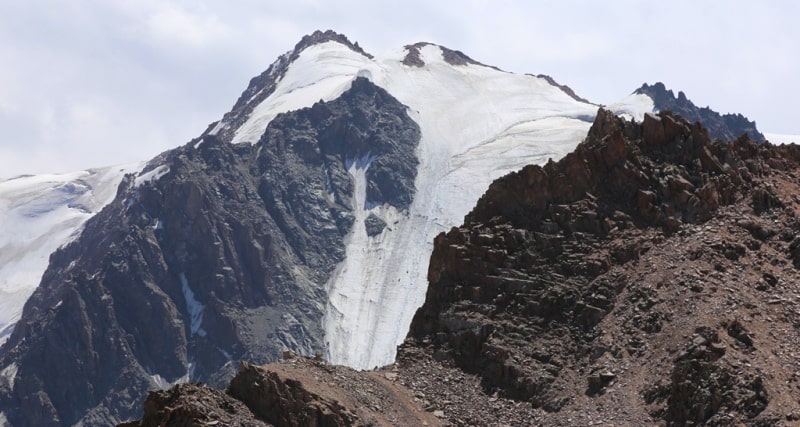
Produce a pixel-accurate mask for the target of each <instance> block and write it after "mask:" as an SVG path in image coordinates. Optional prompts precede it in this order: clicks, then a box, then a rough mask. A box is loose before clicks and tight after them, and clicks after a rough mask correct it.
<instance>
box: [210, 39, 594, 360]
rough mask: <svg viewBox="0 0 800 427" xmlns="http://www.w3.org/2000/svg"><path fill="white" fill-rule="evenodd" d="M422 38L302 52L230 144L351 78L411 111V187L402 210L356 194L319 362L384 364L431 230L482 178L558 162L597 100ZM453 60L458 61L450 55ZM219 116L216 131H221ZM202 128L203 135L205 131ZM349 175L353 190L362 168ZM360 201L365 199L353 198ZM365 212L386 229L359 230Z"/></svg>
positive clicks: (480, 187) (450, 218)
mask: <svg viewBox="0 0 800 427" xmlns="http://www.w3.org/2000/svg"><path fill="white" fill-rule="evenodd" d="M453 55H455V52H452V51H449V50H446V49H443V48H441V47H439V46H436V45H432V44H421V45H415V46H412V47H406V48H403V49H398V50H395V51H390V52H387V53H385V54H383V55H381V56H379V57H375V58H370V57H369V56H366V55H364V54H362V53H360V52H358V51H355V50H353V49H351V48H350V47H349V46H347V45H344V44H342V43H339V42H337V41H326V42H323V43H319V44H316V45H313V46H310V47H308V48H306V49H305V50H303V52H302V53H301V54H300V55H299V56H298V58H297V59H295V60H294V62H292V64H291V65H290V66H289V67H288V69H287V70H286V72H285V74H284V76H283V78H281V80H280V81H279V82H278V84H277V86H276V87H275V89H274V92H273V93H272V94H271V95H270V96H269V97H267V98H266V99H264V100H263V101H260V102H259V103H258V104H257V105H255V106H254V107H252V113H251V114H250V115H249V117H248V119H247V121H246V122H245V123H244V124H243V125H241V126H239V127H238V128H236V129H235V131H233V132H232V135H233V137H232V139H231V141H232V142H234V143H237V142H257V141H258V140H259V138H260V137H261V135H262V134H263V132H264V129H265V127H266V125H267V123H269V122H270V121H271V120H272V119H273V118H274V117H275V116H276V115H277V114H279V113H281V112H284V111H287V110H291V109H296V108H298V107H300V106H307V105H310V104H312V103H314V102H315V101H317V100H332V99H335V98H336V97H338V96H339V95H340V94H341V93H342V92H344V91H345V90H346V89H348V88H349V87H350V85H351V83H352V81H353V79H354V78H356V77H358V76H361V77H365V78H367V79H369V80H370V81H372V82H373V83H374V84H376V85H377V86H379V87H382V88H384V89H386V90H387V91H388V92H389V93H390V94H392V95H393V96H395V97H396V98H397V99H398V100H399V101H400V102H401V103H402V104H404V105H406V106H408V107H409V109H410V114H411V115H412V117H413V118H414V119H415V120H416V121H417V123H418V124H419V126H420V129H421V131H422V139H421V140H420V143H419V147H418V149H417V158H418V159H419V162H420V164H419V167H418V169H417V177H416V180H415V182H414V184H415V185H414V187H415V188H416V191H417V194H416V195H415V197H414V201H413V203H412V204H411V205H410V206H409V207H408V210H407V211H405V212H401V211H398V210H397V209H394V208H392V207H391V206H385V205H378V204H374V203H370V200H366V199H364V195H363V194H355V195H354V198H355V200H360V203H356V204H355V205H354V208H355V212H356V224H355V225H354V227H353V232H352V233H351V234H350V235H349V236H348V237H347V239H346V241H347V244H346V256H345V260H344V262H343V263H342V264H341V265H339V266H338V267H337V270H336V272H335V274H334V275H333V277H332V278H331V279H330V281H329V282H328V283H327V285H326V289H327V291H328V296H329V300H328V304H327V307H326V312H325V313H326V315H325V322H324V325H325V343H326V349H325V350H326V357H327V358H328V360H330V361H331V362H332V363H338V364H345V365H348V366H352V367H356V368H372V367H375V366H382V365H386V364H388V363H391V362H392V361H393V358H394V354H395V348H396V346H397V345H398V344H400V343H401V342H402V341H403V339H404V338H405V335H406V331H407V329H408V325H409V324H410V321H411V316H412V315H413V313H414V311H415V310H416V309H417V308H418V307H419V305H421V304H422V302H423V299H424V295H425V289H426V283H427V282H426V275H427V267H428V259H429V258H430V252H431V248H432V242H433V237H434V236H436V235H437V234H439V233H440V232H442V231H445V230H447V229H449V228H450V227H453V226H455V225H456V224H458V223H459V221H461V220H462V219H463V217H464V215H465V214H466V213H467V212H468V211H469V210H470V208H471V207H472V206H473V205H474V204H475V202H476V201H477V199H478V197H480V195H481V194H482V193H483V191H484V190H485V188H486V187H487V186H488V185H489V183H490V182H491V181H492V180H494V179H495V178H497V177H500V176H502V175H504V174H506V173H508V172H511V171H513V170H516V169H519V168H520V167H521V166H523V165H526V164H530V163H543V162H546V161H547V160H548V159H550V158H553V159H558V158H560V157H562V156H563V155H564V154H566V153H567V152H569V151H570V150H572V149H573V148H574V147H575V145H577V144H578V143H579V142H580V141H581V139H583V137H584V136H585V134H586V132H587V130H588V128H589V126H590V124H591V123H590V121H591V120H592V118H593V117H594V113H595V111H596V107H595V106H594V105H591V104H588V103H585V102H580V101H577V100H575V99H573V98H572V97H570V96H569V95H567V94H566V93H565V92H564V91H562V90H561V89H560V88H558V87H557V86H554V85H553V84H551V83H549V82H548V81H547V80H545V79H543V78H539V77H533V76H527V75H515V74H511V73H506V72H503V71H499V70H497V69H494V68H491V67H487V66H484V65H481V64H477V63H475V62H473V61H470V60H469V59H468V58H466V57H463V56H455V57H454V56H453ZM458 60H460V61H461V62H458ZM231 128H232V126H231V124H229V122H228V121H225V120H223V121H222V122H221V123H220V124H218V125H217V126H216V127H215V130H226V129H231ZM212 132H213V131H212ZM367 168H369V163H368V162H366V163H364V164H363V165H362V169H359V168H356V169H353V170H352V171H351V174H352V176H353V179H354V181H355V183H356V189H357V190H358V189H361V190H362V191H363V189H364V187H363V186H360V185H359V184H360V180H361V179H363V175H362V174H363V172H364V169H367ZM364 202H366V203H364ZM370 214H373V215H375V216H377V217H378V218H379V219H381V220H382V221H384V222H386V223H387V224H390V226H389V227H387V228H385V229H384V231H383V232H382V233H381V234H380V235H376V236H369V235H367V233H366V231H365V228H364V227H363V226H362V225H361V223H362V222H363V221H365V220H366V218H367V217H368V216H369V215H370Z"/></svg>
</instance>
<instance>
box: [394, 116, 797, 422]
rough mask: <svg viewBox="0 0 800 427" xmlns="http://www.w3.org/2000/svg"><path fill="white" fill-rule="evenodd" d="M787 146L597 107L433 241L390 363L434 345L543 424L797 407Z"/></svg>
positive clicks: (687, 418) (716, 416) (674, 418)
mask: <svg viewBox="0 0 800 427" xmlns="http://www.w3.org/2000/svg"><path fill="white" fill-rule="evenodd" d="M798 154H800V150H798V148H797V147H796V146H782V147H775V146H771V145H769V144H758V143H756V142H755V141H752V140H750V139H748V138H747V137H742V138H739V139H737V140H735V141H732V142H721V141H718V140H711V139H710V138H709V137H708V136H707V133H706V130H705V129H704V128H703V127H701V126H700V125H699V124H689V123H687V122H685V121H683V120H682V119H681V118H680V117H678V116H677V115H673V114H671V113H665V112H662V113H660V114H658V115H647V116H646V117H645V119H644V121H643V122H642V123H641V124H638V123H633V122H628V121H625V120H624V119H621V118H618V117H615V116H613V115H612V114H611V113H609V112H606V111H603V110H601V111H600V112H599V113H598V115H597V118H596V120H595V123H594V125H593V127H592V129H591V130H590V132H589V135H588V136H587V138H586V140H585V141H584V142H583V143H581V145H579V146H578V148H577V149H576V150H575V152H573V153H571V154H569V155H567V156H566V157H565V158H564V159H562V160H561V161H559V162H550V163H548V164H547V165H545V166H544V167H539V166H528V167H526V168H524V169H523V170H521V171H519V172H515V173H511V174H509V175H507V176H506V177H503V178H501V179H499V180H497V181H495V182H494V183H493V184H492V185H491V186H490V188H489V189H488V190H487V192H486V194H484V196H483V197H482V198H481V200H480V201H479V202H478V205H477V206H476V207H475V209H474V210H473V211H472V212H471V213H470V214H469V215H467V217H466V218H465V224H464V225H463V226H462V227H459V228H454V229H453V230H451V231H450V232H448V233H446V234H442V235H440V236H438V237H437V239H436V241H435V243H434V252H433V256H432V259H431V264H430V269H429V276H428V278H429V281H430V286H429V289H428V293H427V296H426V302H425V304H424V305H423V307H422V308H420V310H419V311H418V312H417V314H416V316H415V318H414V321H413V323H412V327H411V333H410V336H411V338H412V340H410V341H409V342H407V344H406V345H405V347H401V349H400V352H399V354H398V359H399V360H401V361H404V360H406V359H408V361H407V362H404V363H406V364H407V365H408V368H406V369H415V366H417V365H419V364H420V363H428V362H421V361H420V360H419V357H416V358H415V357H411V358H409V357H408V356H407V355H408V354H419V352H423V353H427V354H430V355H431V357H433V358H435V359H436V360H438V361H441V364H442V365H445V366H447V365H448V364H452V365H453V366H456V367H458V368H459V369H461V370H463V371H465V372H467V373H472V374H474V375H477V376H479V377H480V378H481V388H482V389H483V390H484V392H485V393H487V395H489V396H492V395H494V396H495V399H497V398H510V399H513V400H518V401H525V402H529V403H530V404H531V405H532V406H533V407H534V408H539V411H540V412H539V413H538V415H536V419H537V420H539V421H538V422H542V423H544V424H548V425H576V424H577V425H591V424H587V423H589V422H590V421H591V422H594V421H596V420H598V419H606V420H608V419H609V417H612V418H614V419H615V421H614V422H621V423H622V424H627V425H643V424H648V423H653V422H655V421H656V420H658V419H662V420H665V421H666V422H668V423H669V424H671V425H685V424H687V423H689V422H693V423H701V422H707V423H709V424H710V425H727V424H725V423H729V422H733V423H736V422H741V423H745V424H750V425H766V424H770V423H774V422H775V420H780V419H788V420H791V419H795V418H794V417H795V416H797V415H798V414H800V407H798V404H797V403H796V402H794V403H785V402H788V400H786V399H789V400H791V397H789V396H791V395H792V393H794V391H792V390H791V388H792V387H791V386H787V385H786V384H792V383H795V382H796V381H797V380H796V379H795V374H794V372H793V368H790V367H787V366H786V365H785V364H787V363H789V364H791V363H793V362H791V360H792V356H791V352H786V351H784V350H780V349H783V348H786V347H785V346H787V345H789V343H791V342H794V340H796V339H798V338H800V336H798V333H797V330H794V329H793V328H794V326H792V325H795V324H796V316H793V315H789V316H788V317H787V316H786V315H785V313H786V311H785V310H790V312H791V311H792V310H797V309H800V304H798V303H797V302H795V301H789V300H788V299H787V298H785V297H784V295H794V293H796V292H797V291H798V290H800V288H798V285H797V283H798V280H800V274H798V271H797V270H796V269H794V268H791V267H789V268H787V263H788V265H791V261H792V259H793V258H792V257H794V255H793V254H794V253H795V252H798V251H794V250H793V245H791V244H787V242H788V241H791V240H792V238H793V237H792V236H794V235H796V234H797V233H800V228H798V227H797V226H796V225H794V224H797V220H796V217H795V215H796V212H797V208H798V207H800V206H799V205H798V201H797V198H796V197H795V196H793V194H794V191H797V189H798V188H799V186H798V184H800V183H798V180H797V178H796V175H795V173H794V172H793V171H794V170H795V169H796V168H797V166H798V164H800V162H798ZM765 189H770V190H765ZM789 198H791V200H792V202H791V207H790V204H789V202H788V200H787V199H789ZM773 221H777V222H778V223H781V224H785V226H783V227H780V228H781V230H782V231H778V230H775V229H774V224H775V223H776V222H773ZM781 235H783V236H784V237H778V236H781ZM794 246H796V247H800V245H794ZM793 251H794V252H793ZM778 271H780V273H778ZM769 301H772V304H770V302H769ZM773 304H774V305H779V306H780V308H778V307H774V306H773ZM784 304H785V305H784ZM736 307H744V308H742V309H735V308H736ZM776 308H777V310H776ZM767 313H770V314H767ZM765 318H766V319H771V320H765ZM776 318H780V319H782V320H781V321H780V322H779V323H773V322H776ZM744 319H747V320H746V321H745V320H744ZM793 319H794V320H793ZM773 328H779V329H780V330H781V331H782V332H781V333H782V334H783V333H788V335H782V336H780V337H778V336H776V335H773V334H771V333H769V332H768V331H770V330H772V329H773ZM756 331H757V332H756ZM768 333H769V334H770V336H771V337H772V338H769V339H768V340H767V341H769V345H763V348H762V346H759V345H756V344H754V343H755V342H756V341H757V340H756V339H755V338H753V337H755V336H761V337H762V338H763V339H766V336H765V335H767V334H768ZM687 339H688V341H689V342H688V344H687ZM431 372H438V371H437V370H434V369H432V370H431ZM768 378H770V379H771V380H770V379H768ZM440 382H442V379H441V378H437V377H432V378H429V383H430V384H431V388H433V389H437V390H439V392H442V393H443V392H444V391H443V389H442V387H439V386H437V385H436V384H439V383H440ZM489 402H490V403H489V404H490V405H491V404H492V403H491V402H493V401H491V400H490V401H489ZM779 402H780V403H779ZM456 406H457V405H456ZM444 410H445V413H447V412H448V409H447V408H446V407H445V408H444ZM456 411H457V410H456ZM476 417H477V416H476ZM480 419H481V418H475V419H472V421H468V423H469V422H478V421H479V420H480ZM620 420H624V421H620ZM562 423H563V424H562ZM765 423H766V424H765Z"/></svg>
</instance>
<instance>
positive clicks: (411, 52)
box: [403, 42, 498, 70]
mask: <svg viewBox="0 0 800 427" xmlns="http://www.w3.org/2000/svg"><path fill="white" fill-rule="evenodd" d="M425 46H436V47H438V48H439V49H440V50H441V52H442V58H443V59H444V61H445V62H447V63H448V64H450V65H457V66H459V65H470V64H472V65H480V66H482V67H489V68H494V69H495V70H497V69H498V68H497V67H492V66H489V65H486V64H482V63H480V62H478V61H476V60H474V59H472V58H470V57H469V56H467V55H466V54H465V53H463V52H461V51H460V50H453V49H449V48H446V47H444V46H440V45H437V44H434V43H428V42H418V43H414V44H410V45H406V46H405V50H406V56H405V57H404V58H403V64H404V65H407V66H409V67H424V66H425V61H423V60H422V57H421V56H420V49H422V48H423V47H425Z"/></svg>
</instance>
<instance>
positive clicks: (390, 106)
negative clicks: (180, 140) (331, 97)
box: [0, 78, 420, 426]
mask: <svg viewBox="0 0 800 427" xmlns="http://www.w3.org/2000/svg"><path fill="white" fill-rule="evenodd" d="M419 138H420V133H419V129H418V127H417V125H416V124H415V123H414V122H413V121H412V120H411V119H410V118H409V117H408V115H407V114H406V107H404V106H403V105H401V104H400V103H399V102H398V101H397V100H395V99H394V98H392V97H391V96H390V95H389V94H387V93H386V92H385V91H384V90H382V89H380V88H378V87H376V86H374V85H373V84H372V83H370V82H369V81H368V80H366V79H362V78H359V79H356V80H355V81H354V82H353V84H352V87H351V88H350V90H348V91H347V92H345V93H344V94H343V95H342V96H341V97H339V98H338V99H336V100H335V101H332V102H329V103H323V102H319V103H317V104H315V105H314V106H313V107H311V108H307V109H303V110H298V111H296V112H292V113H287V114H283V115H280V116H278V117H276V118H275V119H274V120H273V121H272V122H271V123H270V124H269V126H268V128H267V129H266V131H265V133H264V136H263V137H262V138H261V140H260V141H259V142H258V143H257V144H255V145H250V144H242V145H232V144H229V143H226V142H224V141H222V140H220V138H219V137H217V136H215V135H210V134H209V135H205V136H204V137H202V138H200V139H198V140H195V141H192V142H191V143H189V144H187V145H185V146H183V147H180V148H178V149H175V150H173V151H170V152H168V153H165V154H164V155H163V156H161V157H159V158H157V159H155V160H153V162H151V166H150V167H149V168H148V169H146V170H145V171H144V172H143V173H142V174H140V176H139V177H133V176H130V177H128V178H126V179H125V180H124V181H123V183H122V184H121V186H120V189H119V193H118V195H117V198H116V200H115V201H114V202H113V203H111V204H110V205H109V206H108V207H106V208H105V209H104V210H103V211H102V212H100V213H99V214H98V215H97V216H95V217H94V218H92V219H91V220H90V221H89V222H88V223H87V225H86V228H85V231H84V232H83V233H82V235H81V236H80V238H79V239H78V240H76V241H75V242H73V243H71V244H70V245H68V246H66V247H64V248H62V249H60V250H59V251H57V252H56V253H55V254H53V256H52V258H51V263H50V267H49V268H48V270H47V272H46V273H45V275H44V278H43V280H42V284H41V285H40V287H39V288H38V289H37V291H36V293H35V294H34V295H33V296H32V297H31V299H30V301H29V302H28V304H27V305H26V308H25V311H24V313H23V316H22V320H21V321H20V322H19V324H18V326H17V328H16V329H15V331H14V333H13V334H12V336H11V337H10V339H9V341H8V343H7V345H5V346H4V347H3V348H2V350H1V351H0V371H3V370H4V369H6V368H7V367H9V366H12V365H13V367H14V370H15V372H16V374H15V379H14V380H13V381H11V382H10V383H0V407H2V408H3V412H5V414H6V416H7V417H8V418H9V420H10V422H11V423H12V424H13V425H15V426H28V425H31V426H33V425H37V426H42V425H72V424H74V423H76V422H82V423H83V424H84V425H108V424H109V423H111V422H114V421H119V420H121V419H125V418H127V417H130V416H131V415H133V413H134V411H136V407H135V405H136V401H137V400H138V396H142V395H144V394H145V392H146V390H148V389H151V388H156V387H163V386H165V385H168V383H172V382H177V381H187V380H192V381H197V380H201V381H203V382H207V383H209V384H211V385H217V386H221V385H224V384H225V383H227V380H228V379H229V378H230V377H231V376H232V375H233V373H234V370H235V365H236V362H235V361H237V360H249V361H252V362H254V363H265V362H269V361H272V360H276V359H277V358H278V357H279V355H280V354H281V352H282V351H283V350H284V349H291V350H293V351H296V352H298V353H302V354H314V353H315V352H317V351H321V350H322V335H323V331H322V325H321V322H322V320H321V319H322V315H323V311H324V306H325V302H326V299H327V296H326V294H325V289H324V286H325V283H326V282H327V281H328V279H329V277H330V275H331V273H332V272H333V271H334V268H335V267H336V266H337V264H338V263H339V262H341V261H342V259H343V257H344V243H343V240H344V237H345V236H346V235H347V234H348V233H349V232H350V229H351V228H352V225H353V213H352V209H353V201H352V197H353V192H354V185H353V182H352V178H351V176H350V174H349V173H348V171H347V169H348V168H349V167H350V166H351V165H352V164H353V162H355V161H360V160H362V159H365V158H368V159H370V160H371V162H372V163H371V166H370V168H369V170H368V172H367V173H366V179H367V200H366V202H367V203H372V204H388V205H391V206H394V207H396V208H397V209H399V210H402V209H405V208H406V207H407V206H408V205H409V204H410V202H411V200H412V198H413V192H414V187H413V183H414V178H415V176H416V164H417V161H416V158H415V155H414V149H415V148H416V145H417V142H418V141H419ZM53 355H58V357H53Z"/></svg>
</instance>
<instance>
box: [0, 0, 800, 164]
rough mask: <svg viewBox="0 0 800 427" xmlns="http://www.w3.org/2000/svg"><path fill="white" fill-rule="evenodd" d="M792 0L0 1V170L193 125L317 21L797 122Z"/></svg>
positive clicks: (144, 148)
mask: <svg viewBox="0 0 800 427" xmlns="http://www.w3.org/2000/svg"><path fill="white" fill-rule="evenodd" d="M798 5H800V2H794V1H790V0H786V1H780V0H775V1H752V0H750V1H705V0H704V1H675V0H673V1H666V2H652V1H645V0H642V1H619V0H614V1H612V2H599V1H594V0H586V1H564V0H559V1H502V0H494V1H439V0H423V1H416V0H415V1H409V0H402V1H375V0H373V1H355V0H353V1H332V0H320V1H299V0H292V1H286V2H277V1H265V0H242V1H233V0H228V1H221V0H220V1H202V0H192V1H188V0H187V1H177V0H176V1H167V0H70V1H60V0H51V1H43V0H27V1H13V0H8V1H0V177H5V178H8V177H11V176H14V175H17V174H21V173H41V172H65V171H71V170H77V169H83V168H88V167H93V166H105V165H112V164H117V163H124V162H130V161H135V160H143V159H149V158H150V157H152V156H154V155H156V154H158V153H159V152H161V151H163V150H166V149H168V148H172V147H175V146H177V145H180V144H183V143H185V142H186V141H188V140H190V139H191V138H192V137H195V136H197V135H199V134H200V133H201V132H202V131H203V130H204V129H205V127H206V125H208V124H209V123H211V122H213V121H215V120H217V119H219V118H220V117H221V116H222V114H224V113H225V112H226V111H228V110H229V109H230V107H231V106H232V105H233V103H234V102H235V100H236V98H237V97H238V96H239V94H240V93H241V92H242V91H243V90H244V88H245V87H246V86H247V83H248V81H249V79H250V78H251V77H253V76H255V75H257V74H259V73H260V72H261V71H263V70H265V69H266V68H267V67H268V66H269V64H271V63H272V62H273V61H274V60H275V59H276V57H277V56H278V55H279V54H281V53H283V52H285V51H287V50H290V49H291V48H292V47H293V46H294V44H295V43H296V42H297V41H298V40H299V39H300V38H301V37H302V36H303V35H304V34H308V33H311V32H313V31H314V30H316V29H333V30H336V31H338V32H341V33H344V34H345V35H347V36H348V37H349V38H350V40H352V41H357V42H359V44H360V45H361V46H362V47H363V48H364V49H365V50H366V51H368V52H371V53H373V54H380V53H381V52H382V51H384V50H387V49H390V48H393V47H397V46H403V45H406V44H410V43H414V42H417V41H430V42H434V43H438V44H441V45H444V46H447V47H450V48H452V49H457V50H461V51H463V52H464V53H466V54H467V55H469V56H471V57H472V58H473V59H476V60H478V61H481V62H483V63H486V64H490V65H495V66H498V67H499V68H501V69H504V70H507V71H513V72H517V73H532V74H540V73H544V74H549V75H551V76H553V77H554V78H555V79H556V80H557V81H558V82H560V83H563V84H567V85H569V86H571V87H572V88H573V89H574V90H575V91H576V92H577V93H578V94H579V95H580V96H583V97H585V98H588V99H589V100H591V101H593V102H597V103H611V102H614V101H615V100H618V99H620V98H622V97H624V96H626V95H627V94H629V93H630V92H632V91H633V90H635V89H636V88H638V87H639V86H640V85H641V84H642V83H644V82H649V83H653V82H656V81H663V82H664V83H665V84H666V85H667V87H669V88H671V89H673V90H676V91H677V90H682V91H684V92H685V93H686V95H687V96H688V97H689V98H690V99H692V100H693V101H694V102H695V103H697V104H699V105H700V106H706V105H708V106H710V107H711V108H713V109H715V110H718V111H720V112H723V113H724V112H740V113H742V114H744V115H746V116H747V117H749V118H750V119H753V120H756V122H757V124H758V126H759V129H760V130H761V131H762V132H772V133H792V134H800V121H798V118H800V114H798V109H797V108H796V105H797V102H798V99H800V83H798V76H800V65H798V64H799V63H800V29H799V28H800V25H798V18H799V17H800V6H798Z"/></svg>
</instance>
